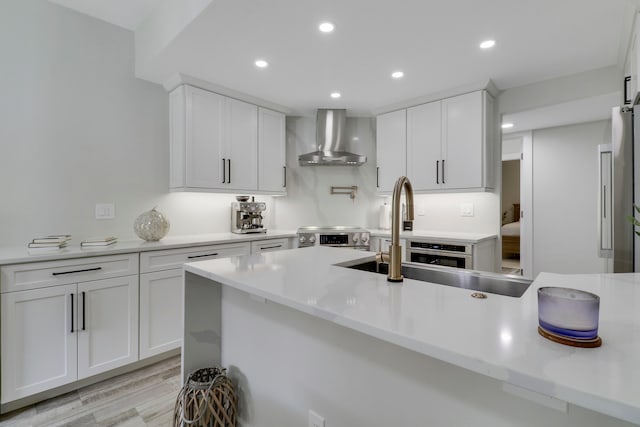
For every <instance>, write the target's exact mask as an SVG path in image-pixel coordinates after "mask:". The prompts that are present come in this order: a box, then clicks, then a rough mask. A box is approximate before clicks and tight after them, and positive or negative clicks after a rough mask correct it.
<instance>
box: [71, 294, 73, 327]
mask: <svg viewBox="0 0 640 427" xmlns="http://www.w3.org/2000/svg"><path fill="white" fill-rule="evenodd" d="M71 333H73V294H71Z"/></svg>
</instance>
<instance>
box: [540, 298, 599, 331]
mask: <svg viewBox="0 0 640 427" xmlns="http://www.w3.org/2000/svg"><path fill="white" fill-rule="evenodd" d="M599 313H600V297H599V296H598V295H595V294H592V293H590V292H585V291H581V290H578V289H571V288H560V287H553V286H549V287H542V288H540V289H538V322H539V324H540V326H541V327H542V328H543V329H546V330H547V331H549V332H552V333H554V334H558V335H563V336H566V337H568V338H573V339H593V338H596V337H597V336H598V318H599Z"/></svg>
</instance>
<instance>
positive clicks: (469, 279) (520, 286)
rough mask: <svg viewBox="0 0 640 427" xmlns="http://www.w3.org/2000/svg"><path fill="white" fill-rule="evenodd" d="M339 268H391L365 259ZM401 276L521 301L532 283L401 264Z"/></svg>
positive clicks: (475, 273) (341, 265) (471, 272)
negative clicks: (520, 298)
mask: <svg viewBox="0 0 640 427" xmlns="http://www.w3.org/2000/svg"><path fill="white" fill-rule="evenodd" d="M337 265H338V266H340V267H346V268H351V269H354V270H361V271H368V272H372V273H379V274H387V272H388V269H389V264H387V263H381V264H378V263H377V262H376V261H375V259H371V258H366V259H364V260H363V259H360V260H354V261H349V262H344V263H340V264H337ZM402 275H403V276H404V277H405V278H407V279H413V280H419V281H421V282H430V283H437V284H439V285H445V286H455V287H457V288H463V289H469V290H473V291H478V292H487V293H490V294H498V295H504V296H509V297H516V298H519V297H521V296H522V294H524V292H525V291H526V290H527V288H528V287H529V285H531V282H532V280H530V279H525V278H522V277H517V276H508V275H504V274H495V273H486V272H480V271H472V270H462V269H459V268H451V267H440V266H433V267H429V266H422V265H416V264H410V263H404V264H402Z"/></svg>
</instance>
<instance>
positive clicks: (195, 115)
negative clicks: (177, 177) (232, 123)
mask: <svg viewBox="0 0 640 427" xmlns="http://www.w3.org/2000/svg"><path fill="white" fill-rule="evenodd" d="M185 97H186V104H185V105H186V109H185V114H186V116H185V120H186V129H185V130H186V134H185V143H186V144H185V147H186V151H185V152H186V167H185V172H186V182H185V186H186V187H191V188H220V187H222V185H223V184H224V182H226V172H225V173H224V175H223V171H225V168H226V163H224V164H222V162H223V159H224V157H223V156H224V142H223V141H224V136H225V135H224V116H225V111H224V110H225V105H224V104H225V102H224V101H225V98H224V97H223V96H220V95H217V94H215V93H211V92H207V91H204V90H201V89H196V88H193V87H189V86H187V87H185ZM224 161H225V162H226V159H225V160H224ZM182 167H184V166H182ZM223 181H224V182H223Z"/></svg>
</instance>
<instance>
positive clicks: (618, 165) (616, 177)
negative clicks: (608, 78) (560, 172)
mask: <svg viewBox="0 0 640 427" xmlns="http://www.w3.org/2000/svg"><path fill="white" fill-rule="evenodd" d="M634 134H635V135H637V137H638V138H639V139H640V107H639V106H636V107H633V108H631V107H614V108H613V113H612V116H611V143H610V144H602V145H599V146H598V167H599V171H600V174H599V176H600V179H599V186H600V190H599V197H598V233H599V239H598V241H599V246H600V247H599V252H600V257H602V258H610V259H611V261H610V269H609V271H610V272H613V273H627V272H632V271H634V261H635V258H634V240H636V239H635V238H634V236H635V233H634V227H633V224H632V223H631V222H630V221H629V219H628V217H629V216H630V215H633V213H634V209H633V204H634V163H637V161H634V145H635V139H634ZM635 151H636V153H635V154H636V155H638V154H639V153H637V151H638V150H635ZM636 200H638V199H636Z"/></svg>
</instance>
